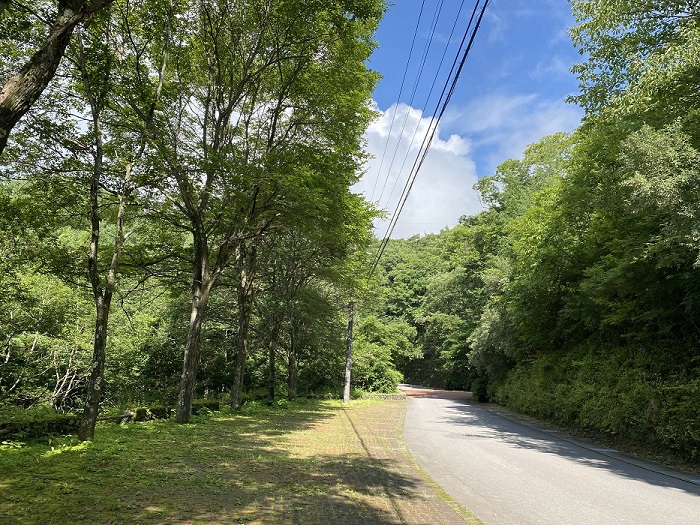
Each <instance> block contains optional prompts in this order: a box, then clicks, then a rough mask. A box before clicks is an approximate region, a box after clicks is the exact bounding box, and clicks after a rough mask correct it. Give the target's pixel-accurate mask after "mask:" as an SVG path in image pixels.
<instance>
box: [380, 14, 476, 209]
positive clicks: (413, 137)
mask: <svg viewBox="0 0 700 525" xmlns="http://www.w3.org/2000/svg"><path fill="white" fill-rule="evenodd" d="M464 2H465V0H462V2H461V3H460V5H459V10H458V11H457V15H456V16H455V21H454V23H453V24H452V29H451V30H450V36H449V37H447V44H446V45H445V49H444V50H443V52H442V56H441V57H440V63H439V64H438V67H437V69H436V71H435V76H434V77H433V81H432V83H431V84H430V89H428V95H427V96H426V98H425V102H424V103H423V106H422V107H428V102H429V101H430V96H431V95H432V93H433V88H435V84H436V83H437V79H438V77H439V76H440V71H441V70H442V64H443V63H444V61H445V56H446V55H447V50H448V49H449V47H450V42H452V35H454V32H455V29H456V28H457V22H458V21H459V17H460V15H461V14H462V9H463V8H464ZM470 23H471V22H470ZM465 34H466V33H465ZM463 45H464V38H463V39H462V42H461V43H460V45H459V48H458V49H461V48H462V46H463ZM458 57H459V51H458V52H457V54H456V56H455V60H454V61H453V63H452V68H451V69H450V73H448V78H449V76H450V75H451V74H452V71H453V70H454V67H455V63H456V61H457V58H458ZM438 104H439V101H438ZM436 112H437V105H436V107H435V109H434V110H433V116H435V113H436ZM406 118H407V119H408V112H407V113H406ZM419 129H420V125H418V126H416V129H415V130H414V131H413V135H412V136H411V142H409V144H408V148H407V150H406V155H405V156H404V158H403V161H402V162H401V167H400V168H399V170H398V173H403V169H404V167H405V166H406V161H407V160H408V157H409V156H410V153H411V147H412V146H413V143H414V142H415V140H416V136H417V135H418V130H419ZM402 133H403V130H402ZM397 152H398V144H397V147H396V151H395V152H394V157H396V153H397ZM393 165H394V159H393V158H392V159H391V166H390V167H389V172H391V167H392V166H393ZM398 182H399V177H396V180H395V181H394V185H393V186H392V188H391V192H390V193H389V197H387V206H388V205H389V202H391V197H392V196H393V195H394V190H396V185H397V184H398Z"/></svg>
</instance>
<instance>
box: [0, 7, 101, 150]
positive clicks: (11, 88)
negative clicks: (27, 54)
mask: <svg viewBox="0 0 700 525" xmlns="http://www.w3.org/2000/svg"><path fill="white" fill-rule="evenodd" d="M113 1H114V0H95V1H93V2H85V0H59V2H58V12H57V13H56V21H55V22H54V24H53V25H52V26H51V29H50V30H49V34H48V36H47V37H46V40H45V41H44V43H43V45H42V46H41V47H40V48H39V49H38V50H37V52H36V53H34V54H33V55H32V57H31V58H30V59H29V61H28V62H27V63H26V64H25V65H24V66H22V68H21V69H20V70H19V72H17V74H16V75H14V76H13V77H11V78H10V79H9V80H8V81H7V82H6V83H5V85H4V86H2V89H1V90H0V155H1V154H2V152H3V150H4V149H5V146H6V145H7V140H8V138H9V136H10V132H11V131H12V128H13V127H14V126H15V124H17V122H19V120H20V119H21V118H22V116H24V114H25V113H26V112H27V111H29V108H31V107H32V105H33V104H34V103H35V102H36V101H37V99H38V98H39V97H40V96H41V94H42V93H43V91H44V89H46V86H48V84H49V82H50V81H51V79H52V78H53V77H54V75H55V74H56V69H57V68H58V65H59V63H60V62H61V58H63V54H64V53H65V51H66V46H67V45H68V42H69V41H70V37H71V35H72V34H73V30H74V29H75V26H77V25H78V24H79V23H80V22H82V21H83V20H84V19H85V17H87V16H89V15H91V14H92V13H94V12H96V11H98V10H100V9H103V8H105V7H107V6H109V5H110V4H111V3H112V2H113Z"/></svg>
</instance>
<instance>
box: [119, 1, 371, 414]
mask: <svg viewBox="0 0 700 525" xmlns="http://www.w3.org/2000/svg"><path fill="white" fill-rule="evenodd" d="M172 9H173V10H174V12H176V15H177V16H176V17H174V18H173V24H175V25H174V30H173V34H174V35H176V38H175V39H174V41H173V43H172V46H171V49H170V51H169V54H170V55H171V59H170V60H169V65H168V67H167V71H166V76H167V79H166V82H165V88H164V93H166V94H167V95H166V98H167V100H166V101H164V103H163V105H159V107H158V108H157V111H156V112H155V118H154V121H153V122H152V123H150V124H144V115H142V114H138V113H137V114H136V116H137V120H138V121H140V122H141V124H140V125H141V126H144V125H147V126H148V128H149V129H150V131H151V133H150V134H149V151H148V154H149V158H150V159H151V160H150V162H151V165H152V166H153V167H154V169H155V170H157V171H158V172H160V173H161V174H162V175H161V180H160V181H159V183H158V184H156V185H154V186H153V189H154V191H157V192H158V193H160V195H162V198H161V203H162V206H160V207H159V208H158V209H154V213H156V214H158V216H160V217H161V218H163V219H165V220H168V221H170V222H171V223H173V224H174V225H175V226H176V227H178V228H182V229H183V230H185V231H188V232H189V233H190V235H191V236H192V245H191V248H190V253H189V257H190V258H191V259H190V260H191V263H192V267H191V268H192V280H191V283H192V285H191V294H192V308H191V315H190V330H189V335H188V339H187V344H186V346H185V352H184V357H183V372H182V378H181V388H180V398H179V401H178V416H177V417H178V420H180V421H187V420H188V419H189V417H190V411H191V403H192V396H193V392H194V384H195V378H196V371H197V362H198V360H199V355H200V346H201V333H202V329H203V325H204V320H205V314H206V310H207V305H208V301H209V298H210V296H211V292H212V289H213V287H214V286H215V284H216V283H217V281H218V279H219V277H220V276H221V274H222V272H223V271H224V270H225V269H226V268H227V267H228V266H230V265H231V262H232V261H235V264H234V265H232V266H233V270H234V271H235V273H236V275H237V278H238V290H239V298H238V303H239V304H238V308H239V316H238V317H239V320H238V322H239V334H238V337H237V338H236V341H237V344H238V345H239V346H238V348H237V351H236V355H237V358H236V361H237V364H236V367H235V375H234V383H235V384H234V388H233V395H232V398H233V403H234V405H235V404H238V401H237V400H236V399H237V396H239V393H240V385H241V383H242V378H243V367H244V363H245V356H246V352H247V350H246V346H245V345H246V344H247V339H248V334H247V331H248V327H249V324H250V323H249V316H250V312H251V311H252V309H251V308H250V305H251V304H252V299H253V291H254V287H253V282H254V280H255V275H256V252H257V246H258V245H259V244H260V242H261V240H262V238H263V236H265V235H267V234H271V232H272V230H273V229H274V227H275V225H277V224H280V225H281V224H283V223H284V222H289V221H291V222H294V221H296V222H299V221H301V220H312V221H330V220H332V219H333V218H334V209H335V207H337V206H338V205H339V204H341V203H342V202H343V198H344V197H343V196H344V195H345V194H346V193H347V192H348V188H349V186H350V185H351V184H352V182H354V180H355V177H356V174H355V173H356V169H357V167H358V165H359V161H360V157H361V156H360V153H359V152H360V140H361V135H362V132H363V130H364V127H365V126H366V124H367V122H368V119H369V117H370V115H371V112H370V110H369V108H368V105H367V99H368V96H369V93H370V91H371V88H372V85H373V83H374V80H375V78H376V77H375V75H374V74H373V73H370V72H369V71H368V70H367V69H366V66H365V64H364V60H366V58H367V57H368V56H369V53H370V51H371V48H372V44H371V41H370V40H369V39H370V37H371V34H372V32H373V30H374V28H375V27H376V23H377V20H378V18H379V16H380V15H381V13H382V4H381V3H380V2H378V1H375V0H365V1H363V2H359V3H358V2H346V1H336V2H331V3H328V2H320V1H314V2H306V1H292V2H285V3H283V4H280V3H275V2H271V1H268V0H256V1H254V2H250V3H247V4H245V5H240V4H235V3H233V2H230V1H228V0H218V1H215V2H192V3H191V4H184V3H183V4H179V5H178V6H176V7H173V8H172ZM163 50H164V43H163V42H162V41H159V40H158V39H157V38H156V39H154V40H153V41H151V42H150V43H149V47H147V48H146V49H145V52H142V53H141V55H140V56H141V57H142V65H143V66H144V68H147V67H148V66H147V63H148V62H149V61H148V60H147V59H146V58H145V57H146V56H148V55H149V54H152V55H153V56H155V55H162V54H163V52H164V51H163ZM134 56H135V57H136V56H137V54H136V53H135V54H134ZM152 62H154V61H153V60H151V63H152ZM146 78H147V75H144V74H140V75H135V76H134V78H133V81H134V84H135V85H136V86H137V87H138V86H139V85H140V84H143V82H144V79H146ZM145 91H146V90H145V89H139V90H137V92H140V93H144V92H145ZM128 104H129V105H130V106H135V105H136V104H135V101H134V100H133V99H132V100H130V101H129V102H128ZM338 122H343V126H338V125H337V123H338Z"/></svg>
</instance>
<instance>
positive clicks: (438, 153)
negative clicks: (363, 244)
mask: <svg viewBox="0 0 700 525" xmlns="http://www.w3.org/2000/svg"><path fill="white" fill-rule="evenodd" d="M430 124H431V118H430V117H424V116H423V114H422V112H421V111H420V110H418V109H415V108H412V107H410V106H408V105H406V104H398V105H397V104H394V105H393V106H391V107H390V108H389V109H388V110H387V111H385V112H382V113H381V114H380V116H379V117H378V118H377V119H376V120H375V121H374V122H373V123H372V124H371V125H370V126H369V128H368V129H367V132H366V134H365V139H366V141H367V146H366V150H367V152H368V153H369V154H370V155H372V156H373V158H372V159H371V160H370V161H369V162H367V164H366V166H365V175H364V176H363V177H362V179H361V180H360V182H358V183H357V185H356V186H355V187H354V190H355V191H357V192H361V193H363V194H364V195H365V197H366V198H367V199H368V200H370V201H372V202H375V203H377V204H378V205H379V206H380V207H381V208H383V209H386V210H387V211H388V212H389V214H391V213H393V212H394V209H395V208H396V205H397V203H398V200H399V197H400V195H401V191H402V189H403V187H404V184H405V183H406V180H407V178H408V175H409V173H410V171H411V168H412V166H413V163H414V161H415V159H416V157H417V154H418V151H419V149H420V146H421V143H422V141H423V139H424V138H425V136H426V134H427V133H428V130H429V127H430ZM470 151H471V147H470V142H469V140H468V139H466V138H464V137H463V136H461V135H459V134H457V133H454V134H451V135H449V136H445V135H444V134H443V133H441V130H440V129H438V132H437V133H436V135H435V137H434V139H433V142H432V145H431V147H430V150H429V152H428V155H427V157H426V159H425V162H424V163H423V165H422V167H421V169H420V172H419V173H418V176H417V178H416V181H415V183H414V185H413V188H412V190H411V193H410V194H409V197H408V199H407V201H406V204H405V206H404V208H403V211H402V212H401V215H400V217H399V220H398V223H397V225H396V227H395V229H394V232H393V235H392V237H393V238H405V237H409V236H411V235H416V234H425V233H437V232H439V231H440V230H441V229H443V228H445V227H448V226H454V225H455V224H457V221H458V220H459V218H460V217H461V216H462V215H472V214H474V213H478V212H479V211H481V209H482V208H481V204H480V202H479V198H478V194H477V192H476V191H475V190H474V189H473V186H474V184H475V183H476V168H475V165H474V162H473V160H472V159H471V157H470ZM375 227H376V234H377V236H378V237H380V238H381V237H383V236H384V234H385V232H386V230H387V227H388V220H383V221H377V222H376V224H375Z"/></svg>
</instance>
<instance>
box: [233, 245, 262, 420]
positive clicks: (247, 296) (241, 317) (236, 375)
mask: <svg viewBox="0 0 700 525" xmlns="http://www.w3.org/2000/svg"><path fill="white" fill-rule="evenodd" d="M255 264H256V249H255V246H251V247H249V246H247V245H246V242H245V241H241V242H240V243H239V244H238V247H237V248H236V273H237V279H236V281H237V283H236V284H237V286H236V288H237V294H238V334H237V337H236V356H235V363H234V366H233V384H232V385H231V408H233V409H234V410H237V409H239V408H241V405H242V394H243V377H244V375H245V361H246V358H247V357H248V336H249V331H250V316H251V314H252V310H253V280H254V273H255Z"/></svg>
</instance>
